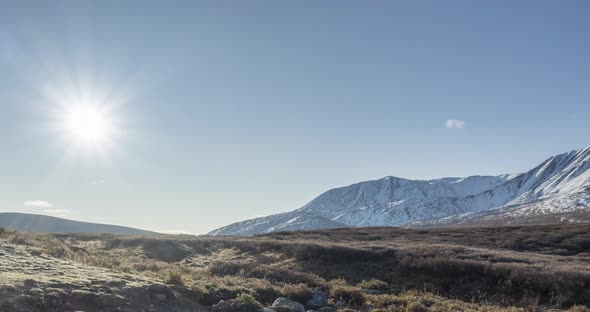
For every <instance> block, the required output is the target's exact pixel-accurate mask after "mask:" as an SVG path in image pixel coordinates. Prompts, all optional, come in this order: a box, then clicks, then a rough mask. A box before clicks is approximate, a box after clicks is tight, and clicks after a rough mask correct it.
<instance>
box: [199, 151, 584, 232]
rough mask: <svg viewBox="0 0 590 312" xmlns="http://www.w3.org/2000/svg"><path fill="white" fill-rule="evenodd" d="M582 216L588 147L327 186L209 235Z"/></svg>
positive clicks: (520, 221) (496, 222)
mask: <svg viewBox="0 0 590 312" xmlns="http://www.w3.org/2000/svg"><path fill="white" fill-rule="evenodd" d="M586 216H590V147H587V148H584V149H579V150H574V151H571V152H568V153H564V154H560V155H557V156H553V157H550V158H549V159H547V160H545V161H544V162H542V163H541V164H540V165H538V166H537V167H535V168H533V169H531V170H529V171H527V172H525V173H519V174H504V175H499V176H471V177H466V178H442V179H435V180H409V179H403V178H397V177H385V178H382V179H379V180H373V181H366V182H360V183H357V184H353V185H350V186H346V187H340V188H335V189H332V190H329V191H327V192H325V193H323V194H321V195H320V196H318V197H317V198H315V199H314V200H312V201H311V202H309V203H308V204H306V205H305V206H303V207H301V208H299V209H297V210H295V211H292V212H287V213H281V214H276V215H271V216H267V217H263V218H256V219H251V220H246V221H242V222H237V223H234V224H230V225H228V226H226V227H223V228H220V229H216V230H214V231H211V232H210V233H209V234H210V235H253V234H261V233H269V232H276V231H287V230H304V229H305V230H307V229H319V228H333V227H345V226H351V227H359V226H416V227H419V226H449V225H457V224H464V225H469V224H484V223H485V224H503V223H512V224H519V223H527V222H533V220H538V222H541V221H540V220H545V222H549V221H551V222H555V221H556V220H560V222H575V221H577V220H579V221H583V220H588V221H590V218H587V217H586ZM556 218H557V219H556ZM572 218H573V219H572ZM527 220H528V221H527ZM484 221H485V222H484Z"/></svg>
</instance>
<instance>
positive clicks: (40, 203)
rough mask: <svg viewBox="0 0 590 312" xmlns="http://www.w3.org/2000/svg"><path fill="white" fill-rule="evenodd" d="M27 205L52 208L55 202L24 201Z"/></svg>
mask: <svg viewBox="0 0 590 312" xmlns="http://www.w3.org/2000/svg"><path fill="white" fill-rule="evenodd" d="M24 205H25V206H28V207H35V208H51V207H53V204H52V203H50V202H48V201H44V200H27V201H26V202H25V203H24Z"/></svg>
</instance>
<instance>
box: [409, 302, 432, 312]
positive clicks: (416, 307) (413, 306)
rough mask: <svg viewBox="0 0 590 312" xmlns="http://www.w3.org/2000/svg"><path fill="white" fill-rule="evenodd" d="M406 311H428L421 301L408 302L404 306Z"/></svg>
mask: <svg viewBox="0 0 590 312" xmlns="http://www.w3.org/2000/svg"><path fill="white" fill-rule="evenodd" d="M406 312H428V308H427V307H425V306H424V305H423V304H422V303H420V302H418V301H415V302H410V303H409V304H408V306H407V307H406Z"/></svg>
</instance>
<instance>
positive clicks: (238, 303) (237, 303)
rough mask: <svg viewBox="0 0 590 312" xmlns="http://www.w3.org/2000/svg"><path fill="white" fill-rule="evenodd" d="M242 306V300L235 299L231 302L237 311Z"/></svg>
mask: <svg viewBox="0 0 590 312" xmlns="http://www.w3.org/2000/svg"><path fill="white" fill-rule="evenodd" d="M241 306H242V303H241V302H240V301H238V300H234V301H233V302H232V303H231V307H232V309H233V310H235V311H237V310H239V309H240V307H241Z"/></svg>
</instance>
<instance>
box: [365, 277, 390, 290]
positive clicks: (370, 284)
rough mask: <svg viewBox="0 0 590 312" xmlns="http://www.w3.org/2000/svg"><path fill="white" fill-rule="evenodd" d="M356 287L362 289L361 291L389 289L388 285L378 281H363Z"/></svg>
mask: <svg viewBox="0 0 590 312" xmlns="http://www.w3.org/2000/svg"><path fill="white" fill-rule="evenodd" d="M357 286H358V287H360V288H362V289H370V290H387V289H388V288H389V284H387V283H386V282H384V281H380V280H378V279H374V278H373V279H370V280H368V281H367V280H365V281H362V282H360V283H358V285H357Z"/></svg>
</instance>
